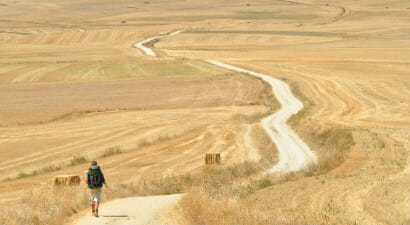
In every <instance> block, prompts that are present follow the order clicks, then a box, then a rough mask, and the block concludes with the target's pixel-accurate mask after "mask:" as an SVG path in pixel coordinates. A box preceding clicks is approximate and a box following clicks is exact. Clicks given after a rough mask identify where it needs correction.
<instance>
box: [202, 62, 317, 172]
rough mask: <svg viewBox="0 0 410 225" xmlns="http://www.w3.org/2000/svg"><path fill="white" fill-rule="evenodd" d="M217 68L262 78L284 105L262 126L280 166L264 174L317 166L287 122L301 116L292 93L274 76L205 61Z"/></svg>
mask: <svg viewBox="0 0 410 225" xmlns="http://www.w3.org/2000/svg"><path fill="white" fill-rule="evenodd" d="M206 62H209V63H212V64H214V65H217V66H220V67H223V68H226V69H229V70H233V71H237V72H240V73H247V74H249V75H251V76H255V77H259V78H262V79H263V80H264V81H266V82H268V83H269V84H270V85H271V86H272V91H273V93H274V94H275V96H276V98H277V99H278V101H279V103H280V104H281V106H282V108H281V109H280V110H279V111H278V112H276V113H274V114H272V115H270V116H268V117H266V118H265V119H263V120H262V126H263V128H264V129H265V131H266V132H267V133H268V134H269V136H270V138H271V139H272V141H273V142H274V143H275V144H276V146H277V148H278V151H279V163H278V164H276V165H275V166H274V167H273V168H271V169H269V170H268V171H266V172H265V173H264V174H272V173H279V174H283V173H288V172H292V171H298V170H301V169H304V168H305V167H306V166H307V165H309V164H311V163H316V156H315V154H313V152H312V151H311V150H310V149H309V147H308V146H307V145H306V144H305V143H304V142H303V140H302V139H300V138H299V137H298V136H297V135H296V134H295V133H294V132H293V131H292V130H291V129H290V128H289V127H288V126H287V125H286V121H287V120H288V119H289V118H290V117H291V116H292V115H294V114H296V113H298V112H299V111H300V110H301V109H302V108H303V104H302V102H300V101H299V100H298V99H297V98H295V96H294V95H293V94H292V92H291V91H290V88H289V86H288V85H287V84H286V83H285V82H283V81H280V80H278V79H275V78H273V77H271V76H268V75H264V74H261V73H256V72H253V71H249V70H245V69H242V68H238V67H235V66H231V65H227V64H224V63H221V62H217V61H213V60H206Z"/></svg>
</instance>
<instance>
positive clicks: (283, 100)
mask: <svg viewBox="0 0 410 225" xmlns="http://www.w3.org/2000/svg"><path fill="white" fill-rule="evenodd" d="M181 32H183V30H179V31H175V32H172V33H170V34H168V35H160V36H156V37H152V38H148V39H146V40H143V41H141V42H139V43H137V44H136V45H135V47H137V48H139V49H141V50H142V51H143V52H144V53H145V54H147V55H150V56H156V53H155V52H154V51H153V50H152V49H150V48H148V47H146V46H144V45H145V44H147V43H149V42H151V41H152V40H155V39H158V38H162V37H165V36H171V35H175V34H178V33H181ZM205 61H206V62H208V63H211V64H214V65H216V66H219V67H222V68H225V69H228V70H232V71H236V72H240V73H246V74H248V75H251V76H255V77H259V78H261V79H263V80H264V81H266V82H267V83H269V84H270V85H271V87H272V91H273V93H274V94H275V96H276V98H277V99H278V101H279V103H280V104H281V106H282V108H281V109H280V110H279V111H278V112H276V113H274V114H272V115H270V116H268V117H266V118H265V119H263V120H262V126H263V128H264V129H265V131H266V132H267V133H268V134H269V136H270V138H271V139H272V141H273V142H274V143H275V144H276V146H277V148H278V151H279V163H278V164H276V165H275V166H274V167H273V168H271V169H269V170H267V171H265V172H264V174H263V175H267V174H277V175H280V174H285V173H289V172H294V171H298V170H301V169H304V168H306V167H307V166H308V165H310V164H312V163H316V162H317V159H316V155H315V154H314V153H313V152H312V151H311V150H310V148H309V147H308V146H307V145H306V144H305V143H304V142H303V140H302V139H300V138H299V137H298V136H297V135H296V134H295V132H293V131H292V129H290V128H289V127H288V126H287V124H286V121H287V120H288V119H289V118H290V117H291V116H292V115H294V114H296V113H298V112H299V111H300V110H301V109H303V103H302V102H301V101H299V100H298V99H297V98H296V97H295V96H294V95H293V94H292V92H291V91H290V88H289V86H288V85H287V84H286V83H285V82H283V81H280V80H278V79H275V78H273V77H271V76H268V75H265V74H261V73H256V72H253V71H250V70H245V69H242V68H239V67H235V66H231V65H228V64H225V63H221V62H218V61H214V60H205Z"/></svg>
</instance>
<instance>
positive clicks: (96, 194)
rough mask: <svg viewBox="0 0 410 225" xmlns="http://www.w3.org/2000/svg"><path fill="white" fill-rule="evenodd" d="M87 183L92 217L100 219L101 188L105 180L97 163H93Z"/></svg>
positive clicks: (88, 173)
mask: <svg viewBox="0 0 410 225" xmlns="http://www.w3.org/2000/svg"><path fill="white" fill-rule="evenodd" d="M85 183H86V184H87V185H88V190H89V195H90V204H91V209H92V215H93V216H95V217H98V206H99V204H100V201H101V188H102V186H103V184H105V178H104V174H103V172H102V171H101V168H100V167H99V166H98V165H97V161H92V162H91V166H90V168H89V169H88V171H87V174H86V175H85Z"/></svg>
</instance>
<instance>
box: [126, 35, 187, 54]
mask: <svg viewBox="0 0 410 225" xmlns="http://www.w3.org/2000/svg"><path fill="white" fill-rule="evenodd" d="M182 31H183V30H178V31H175V32H172V33H169V34H164V35H158V36H155V37H150V38H148V39H145V40H143V41H141V42H138V43H137V44H135V45H134V46H135V47H136V48H139V49H141V50H142V51H143V52H144V53H145V54H147V55H149V56H157V54H156V53H155V52H154V51H153V50H152V49H150V48H149V47H147V46H144V45H146V44H148V43H150V42H151V41H154V40H156V39H159V38H162V37H165V36H172V35H175V34H179V33H181V32H182Z"/></svg>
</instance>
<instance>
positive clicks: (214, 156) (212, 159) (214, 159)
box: [205, 152, 221, 165]
mask: <svg viewBox="0 0 410 225" xmlns="http://www.w3.org/2000/svg"><path fill="white" fill-rule="evenodd" d="M220 163H221V153H212V152H208V153H206V154H205V164H206V165H209V164H220Z"/></svg>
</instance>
